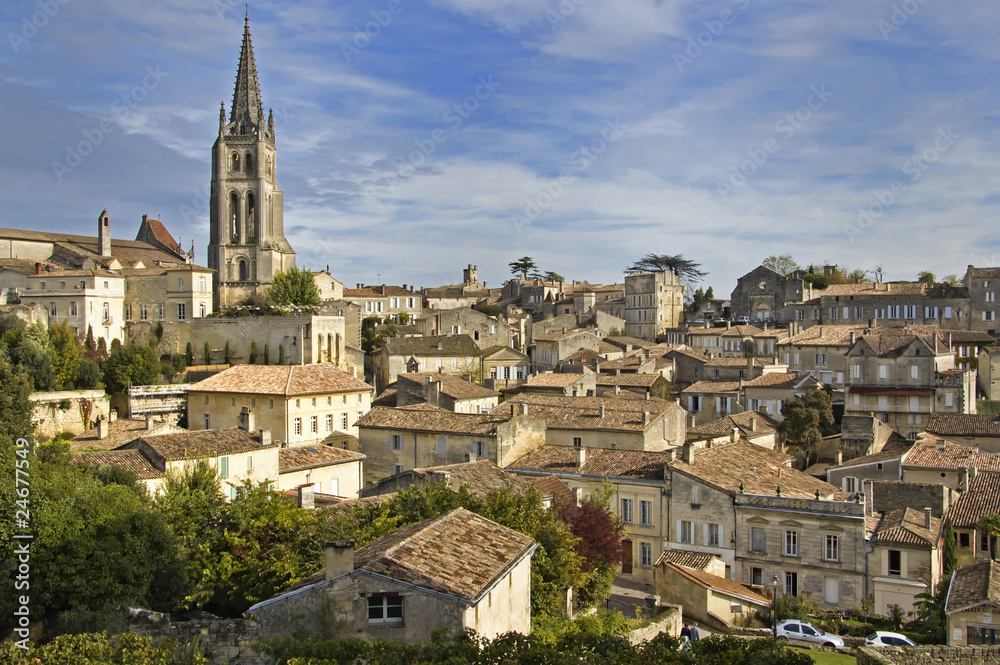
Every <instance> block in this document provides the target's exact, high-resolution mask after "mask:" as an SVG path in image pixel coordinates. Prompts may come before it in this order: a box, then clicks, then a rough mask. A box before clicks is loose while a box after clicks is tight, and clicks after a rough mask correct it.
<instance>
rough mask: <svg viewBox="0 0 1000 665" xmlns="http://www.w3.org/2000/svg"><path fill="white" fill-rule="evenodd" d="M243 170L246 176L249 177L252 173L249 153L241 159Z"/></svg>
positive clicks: (251, 158) (251, 160)
mask: <svg viewBox="0 0 1000 665" xmlns="http://www.w3.org/2000/svg"><path fill="white" fill-rule="evenodd" d="M243 170H244V171H245V172H246V174H247V175H251V174H252V173H253V155H251V154H250V153H249V152H248V153H247V154H246V156H245V157H244V158H243Z"/></svg>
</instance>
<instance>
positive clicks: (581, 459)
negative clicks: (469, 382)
mask: <svg viewBox="0 0 1000 665" xmlns="http://www.w3.org/2000/svg"><path fill="white" fill-rule="evenodd" d="M586 463H587V449H586V448H584V447H583V446H580V447H578V448H577V449H576V468H578V469H582V468H583V466H584V465H585V464H586Z"/></svg>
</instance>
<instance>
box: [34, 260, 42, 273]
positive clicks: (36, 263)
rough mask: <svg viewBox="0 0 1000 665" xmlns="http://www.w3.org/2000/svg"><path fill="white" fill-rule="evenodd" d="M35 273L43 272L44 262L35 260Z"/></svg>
mask: <svg viewBox="0 0 1000 665" xmlns="http://www.w3.org/2000/svg"><path fill="white" fill-rule="evenodd" d="M35 274H36V275H41V274H42V264H41V263H39V262H38V261H35Z"/></svg>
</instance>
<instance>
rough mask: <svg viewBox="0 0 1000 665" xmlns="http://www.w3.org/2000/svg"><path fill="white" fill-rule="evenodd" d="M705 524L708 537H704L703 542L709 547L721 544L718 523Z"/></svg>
mask: <svg viewBox="0 0 1000 665" xmlns="http://www.w3.org/2000/svg"><path fill="white" fill-rule="evenodd" d="M705 526H706V531H707V533H708V537H707V538H705V544H706V545H709V546H711V547H719V546H720V545H721V543H720V542H719V541H721V540H722V537H721V532H720V529H719V525H718V524H706V525H705Z"/></svg>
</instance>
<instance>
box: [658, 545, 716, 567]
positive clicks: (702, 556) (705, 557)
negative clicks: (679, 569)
mask: <svg viewBox="0 0 1000 665" xmlns="http://www.w3.org/2000/svg"><path fill="white" fill-rule="evenodd" d="M715 558H717V557H716V556H715V555H713V554H706V553H704V552H689V551H688V550H663V553H662V554H660V558H659V559H657V560H656V565H657V566H662V565H663V564H665V563H672V564H675V565H678V566H684V567H685V568H693V569H695V570H705V569H706V568H708V566H709V564H711V563H712V560H713V559H715Z"/></svg>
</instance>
